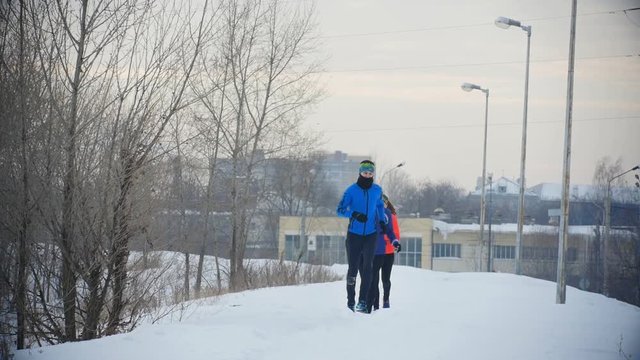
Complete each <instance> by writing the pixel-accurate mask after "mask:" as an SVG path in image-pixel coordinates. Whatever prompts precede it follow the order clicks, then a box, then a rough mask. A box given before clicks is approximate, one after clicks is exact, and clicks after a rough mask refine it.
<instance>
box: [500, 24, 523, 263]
mask: <svg viewBox="0 0 640 360" xmlns="http://www.w3.org/2000/svg"><path fill="white" fill-rule="evenodd" d="M495 24H496V26H497V27H499V28H502V29H507V28H509V27H510V26H517V27H519V28H521V29H522V30H523V31H526V32H527V65H526V71H525V79H524V112H523V116H522V149H521V151H520V153H521V159H520V196H519V200H518V232H517V233H516V259H515V260H516V274H518V275H520V274H521V273H522V267H521V264H520V252H521V248H522V226H523V223H524V186H525V176H524V164H525V159H526V157H527V104H528V101H529V50H530V48H531V26H526V25H522V24H521V23H520V21H517V20H513V19H509V18H506V17H502V16H500V17H498V18H497V19H496V21H495Z"/></svg>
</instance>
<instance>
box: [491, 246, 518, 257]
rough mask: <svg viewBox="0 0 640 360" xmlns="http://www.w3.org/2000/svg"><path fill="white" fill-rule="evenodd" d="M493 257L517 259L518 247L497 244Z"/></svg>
mask: <svg viewBox="0 0 640 360" xmlns="http://www.w3.org/2000/svg"><path fill="white" fill-rule="evenodd" d="M493 258H494V259H515V258H516V247H515V246H505V245H495V246H494V247H493Z"/></svg>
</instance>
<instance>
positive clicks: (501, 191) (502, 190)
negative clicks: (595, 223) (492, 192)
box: [498, 185, 507, 194]
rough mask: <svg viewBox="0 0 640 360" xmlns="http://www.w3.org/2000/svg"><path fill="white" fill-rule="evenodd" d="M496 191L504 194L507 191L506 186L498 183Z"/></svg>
mask: <svg viewBox="0 0 640 360" xmlns="http://www.w3.org/2000/svg"><path fill="white" fill-rule="evenodd" d="M498 192H499V193H501V194H505V193H506V192H507V187H506V186H505V185H498Z"/></svg>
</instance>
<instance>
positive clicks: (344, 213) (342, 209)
mask: <svg viewBox="0 0 640 360" xmlns="http://www.w3.org/2000/svg"><path fill="white" fill-rule="evenodd" d="M348 190H349V189H347V190H346V191H345V192H344V194H342V199H341V200H340V202H339V203H338V207H337V208H336V215H338V217H346V218H350V217H351V214H352V213H353V211H352V210H350V209H349V205H351V195H350V194H349V191H348Z"/></svg>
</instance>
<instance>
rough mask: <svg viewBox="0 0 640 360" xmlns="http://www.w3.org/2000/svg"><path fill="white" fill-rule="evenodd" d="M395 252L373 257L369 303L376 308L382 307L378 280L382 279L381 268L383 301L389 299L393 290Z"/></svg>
mask: <svg viewBox="0 0 640 360" xmlns="http://www.w3.org/2000/svg"><path fill="white" fill-rule="evenodd" d="M394 255H395V254H394V253H391V254H384V255H376V256H374V257H373V269H372V270H373V275H372V277H371V287H370V289H369V299H368V300H367V303H368V304H369V306H373V307H374V308H379V307H380V289H379V288H378V282H379V279H380V270H382V288H383V291H384V295H383V297H382V301H384V302H388V301H389V294H390V292H391V268H393V260H394V257H395V256H394Z"/></svg>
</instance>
